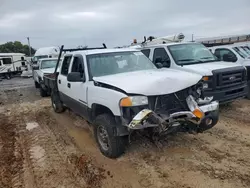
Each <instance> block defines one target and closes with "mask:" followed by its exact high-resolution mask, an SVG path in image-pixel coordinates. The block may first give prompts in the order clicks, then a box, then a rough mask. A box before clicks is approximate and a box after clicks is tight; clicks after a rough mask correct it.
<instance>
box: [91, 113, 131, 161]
mask: <svg viewBox="0 0 250 188" xmlns="http://www.w3.org/2000/svg"><path fill="white" fill-rule="evenodd" d="M115 126H116V125H115V120H114V117H113V116H112V115H110V114H101V115H99V116H97V118H96V119H95V121H94V135H95V139H96V142H97V144H98V147H99V149H100V151H101V152H102V154H103V155H105V156H106V157H109V158H117V157H119V156H121V155H122V154H123V153H124V151H125V147H126V139H127V137H121V136H115V135H114V130H115Z"/></svg>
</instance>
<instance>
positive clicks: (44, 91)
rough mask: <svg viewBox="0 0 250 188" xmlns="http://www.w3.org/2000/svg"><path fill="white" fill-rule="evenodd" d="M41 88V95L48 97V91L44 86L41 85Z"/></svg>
mask: <svg viewBox="0 0 250 188" xmlns="http://www.w3.org/2000/svg"><path fill="white" fill-rule="evenodd" d="M39 90H40V95H41V97H47V96H48V94H47V91H46V90H44V89H43V88H42V87H40V89H39Z"/></svg>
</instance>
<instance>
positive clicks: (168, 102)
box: [122, 88, 219, 134]
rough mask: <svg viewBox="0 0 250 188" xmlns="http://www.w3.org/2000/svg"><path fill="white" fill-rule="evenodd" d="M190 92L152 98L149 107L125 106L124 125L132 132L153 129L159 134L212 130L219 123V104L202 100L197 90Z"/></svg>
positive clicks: (149, 98) (205, 99)
mask: <svg viewBox="0 0 250 188" xmlns="http://www.w3.org/2000/svg"><path fill="white" fill-rule="evenodd" d="M190 90H191V89H190V88H189V89H185V90H182V91H179V92H176V93H173V94H168V95H162V96H150V97H147V99H148V101H147V104H146V101H144V104H143V105H137V106H133V107H122V110H123V118H124V121H125V122H126V123H125V125H126V126H127V127H128V128H129V129H130V130H140V129H145V128H153V129H154V131H155V132H158V133H159V134H168V133H171V132H178V131H184V132H185V131H196V132H202V131H205V130H207V129H210V128H211V127H213V126H214V125H215V124H216V123H217V121H218V107H219V104H218V102H216V101H214V102H211V101H212V97H211V98H208V97H207V98H203V99H202V98H201V95H202V91H201V90H200V89H198V88H195V89H194V88H192V90H191V91H190ZM194 91H195V92H194ZM131 116H132V119H131Z"/></svg>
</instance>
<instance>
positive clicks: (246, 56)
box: [209, 43, 250, 99]
mask: <svg viewBox="0 0 250 188" xmlns="http://www.w3.org/2000/svg"><path fill="white" fill-rule="evenodd" d="M209 49H210V50H211V51H212V52H213V53H214V55H215V56H216V57H217V58H218V59H219V60H220V61H224V62H229V63H230V64H231V63H234V64H235V65H242V66H245V67H246V69H247V81H248V93H247V98H248V99H250V47H249V46H247V45H245V44H238V43H235V44H230V45H220V46H213V47H210V48H209Z"/></svg>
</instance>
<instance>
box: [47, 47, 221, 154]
mask: <svg viewBox="0 0 250 188" xmlns="http://www.w3.org/2000/svg"><path fill="white" fill-rule="evenodd" d="M66 51H68V53H66V54H64V58H63V60H62V65H61V68H60V71H59V73H58V74H53V75H45V76H44V83H45V85H46V86H47V87H51V90H52V94H51V100H52V107H53V108H54V110H55V112H58V113H59V112H63V110H64V109H65V107H67V108H70V109H71V110H72V111H74V112H75V113H77V114H79V115H81V116H82V117H83V118H85V119H86V120H87V121H88V122H90V123H91V124H92V125H93V129H94V135H95V138H96V141H97V143H98V146H99V148H100V150H101V152H102V153H103V154H104V155H105V156H107V157H111V158H114V157H118V156H120V155H121V154H122V153H123V152H124V150H125V143H126V139H128V135H130V133H131V132H132V131H136V130H142V129H143V130H147V131H148V133H149V134H150V135H157V134H159V135H161V136H163V135H165V134H169V133H171V132H177V131H183V132H189V131H196V132H202V131H204V130H207V129H210V128H212V127H213V126H214V125H216V123H217V121H218V102H216V101H214V102H211V101H212V97H203V82H202V80H201V79H202V76H200V75H198V74H194V73H192V74H191V73H189V72H183V71H180V70H173V69H157V68H156V67H155V65H154V64H153V63H152V62H151V61H150V60H149V59H148V58H147V57H146V56H145V55H144V54H143V53H142V52H140V51H138V50H136V49H100V48H98V49H93V48H92V49H87V48H85V49H75V50H74V49H65V50H64V49H63V47H62V49H61V52H60V54H62V52H66ZM59 58H60V56H59Z"/></svg>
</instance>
